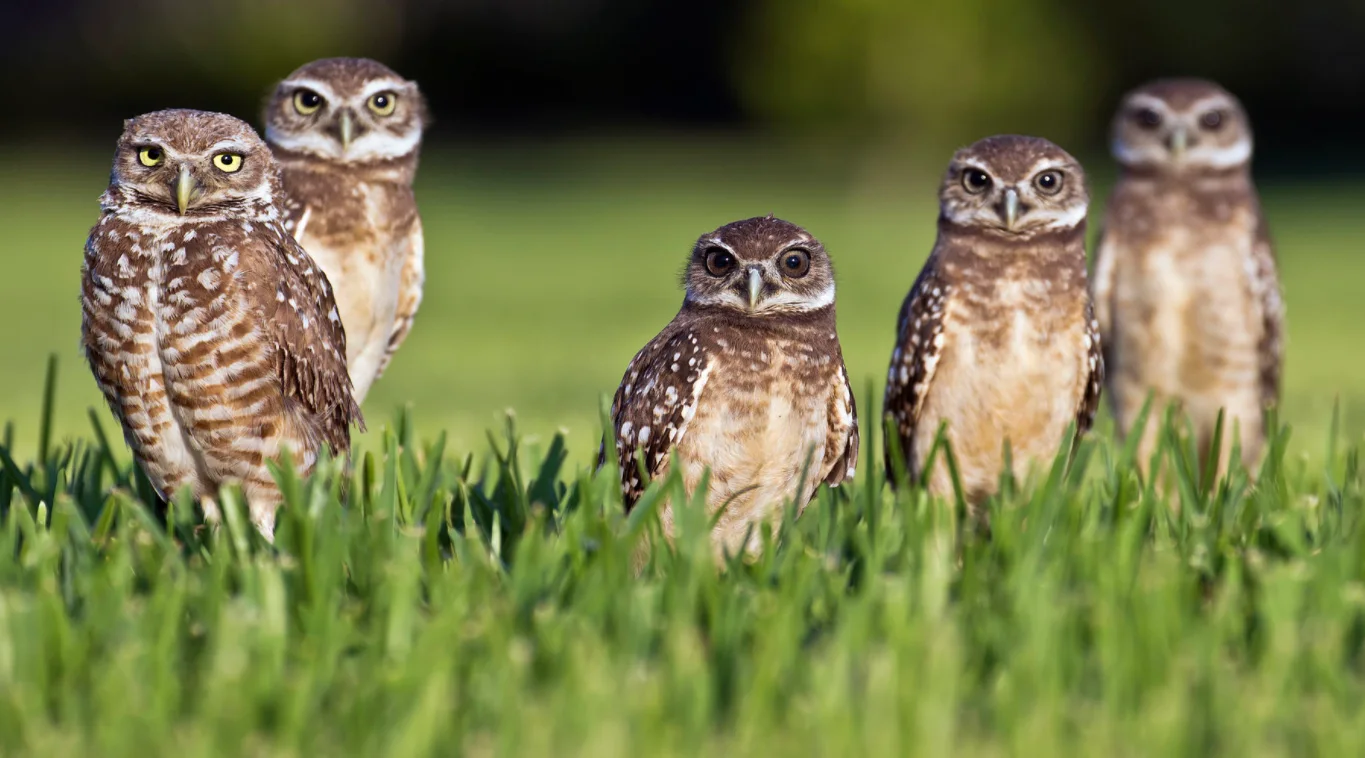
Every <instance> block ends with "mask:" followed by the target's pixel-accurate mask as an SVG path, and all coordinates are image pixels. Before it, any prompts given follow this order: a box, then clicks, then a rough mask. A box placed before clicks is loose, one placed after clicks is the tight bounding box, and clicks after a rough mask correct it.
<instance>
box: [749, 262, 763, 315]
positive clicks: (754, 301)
mask: <svg viewBox="0 0 1365 758" xmlns="http://www.w3.org/2000/svg"><path fill="white" fill-rule="evenodd" d="M762 289H763V274H762V272H760V271H759V270H758V269H756V268H751V269H749V310H753V309H754V308H757V307H758V293H759V292H760V291H761V290H762Z"/></svg>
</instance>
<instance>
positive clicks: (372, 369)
mask: <svg viewBox="0 0 1365 758" xmlns="http://www.w3.org/2000/svg"><path fill="white" fill-rule="evenodd" d="M265 123H266V131H265V139H266V142H268V143H270V148H271V150H273V151H274V153H275V158H276V159H277V160H278V161H279V162H280V165H281V167H282V168H283V169H284V189H285V210H286V213H287V216H286V219H285V228H286V229H287V230H288V231H289V232H290V233H292V234H293V235H294V238H295V239H297V240H298V241H299V243H300V244H302V245H303V248H304V249H305V250H307V251H308V254H309V255H311V256H313V259H314V260H316V261H317V262H318V265H320V266H322V270H323V271H326V272H327V278H328V279H330V280H331V282H332V287H333V288H334V289H335V291H336V298H337V306H338V307H339V308H340V310H341V320H342V323H344V324H345V325H346V337H347V353H346V363H347V366H348V367H349V369H350V372H351V381H352V382H353V383H354V384H355V397H356V401H357V402H360V401H362V400H364V398H365V394H366V393H367V392H369V389H370V385H371V384H373V382H374V380H375V379H376V378H378V377H379V375H380V374H382V373H383V372H384V369H385V367H386V366H388V363H389V360H390V359H391V358H392V357H393V353H394V351H395V350H397V349H398V346H399V345H400V344H402V342H403V339H404V338H405V337H407V335H408V330H409V329H411V328H412V320H413V317H414V316H415V315H416V313H417V306H418V305H419V304H420V303H421V301H422V281H423V277H424V273H423V265H422V253H423V243H422V220H421V218H419V217H418V215H417V201H416V200H415V199H414V198H413V194H412V180H413V176H414V175H415V174H416V172H417V154H418V150H419V149H420V147H421V145H422V129H423V126H424V125H425V123H426V106H425V104H424V102H423V100H422V95H421V93H420V92H418V91H417V84H416V83H415V82H410V81H407V80H406V79H403V78H402V77H401V76H399V75H398V74H396V73H394V72H393V71H391V70H390V69H389V68H388V67H387V66H384V65H383V64H381V63H376V62H375V61H372V60H366V59H364V58H328V59H325V60H320V61H313V62H312V63H309V64H308V65H306V66H304V67H302V68H300V69H299V70H297V71H295V72H294V73H292V74H290V75H289V76H288V78H286V79H285V80H284V81H283V82H280V84H279V86H278V87H276V89H275V94H274V96H273V97H271V99H270V102H269V105H268V106H267V110H266V116H265Z"/></svg>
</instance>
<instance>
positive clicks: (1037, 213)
mask: <svg viewBox="0 0 1365 758" xmlns="http://www.w3.org/2000/svg"><path fill="white" fill-rule="evenodd" d="M1088 202H1089V196H1088V193H1087V190H1086V181H1085V174H1084V173H1083V172H1082V170H1081V166H1080V164H1078V163H1077V162H1076V159H1075V158H1072V157H1071V156H1070V155H1069V154H1067V152H1066V151H1064V150H1062V149H1061V148H1059V147H1057V146H1056V145H1054V144H1052V143H1051V142H1048V141H1047V140H1044V139H1038V138H1036V137H1020V136H996V137H989V138H987V139H984V140H981V141H980V142H977V143H976V144H974V145H972V146H970V147H967V148H965V149H963V150H959V151H958V152H957V154H956V155H954V156H953V159H952V162H951V163H950V164H949V166H948V172H947V174H945V175H944V178H943V184H942V186H941V187H940V190H939V218H938V239H937V241H936V242H935V244H934V249H933V252H931V253H930V254H929V259H928V260H927V261H926V262H925V264H924V268H923V269H922V270H921V271H920V274H919V278H918V279H916V280H915V284H914V286H913V287H912V288H911V290H910V294H909V296H908V297H906V299H905V303H904V304H903V305H902V307H901V310H900V316H899V318H898V321H897V325H896V343H895V347H894V349H893V350H892V352H891V367H890V371H889V373H888V374H887V386H886V397H885V404H884V407H885V413H886V414H887V416H889V418H890V420H891V422H892V426H894V431H895V435H894V437H895V439H896V440H897V442H898V443H899V447H900V451H901V453H902V454H903V456H904V459H903V460H901V461H896V460H895V459H894V458H893V450H894V448H893V447H892V446H891V445H888V447H887V451H886V458H887V467H888V469H890V470H896V469H897V468H898V467H903V468H904V470H906V471H907V472H908V473H909V474H910V475H911V476H912V477H915V478H919V477H922V476H925V467H926V465H927V463H928V461H927V459H928V456H929V453H930V451H931V449H932V447H933V444H934V440H935V438H936V437H937V435H938V431H939V427H940V425H941V424H945V423H946V434H947V440H948V442H949V444H950V445H951V449H952V452H953V454H954V455H955V456H956V458H957V464H958V468H959V473H960V476H961V483H962V487H963V494H964V496H965V498H966V500H967V504H968V506H969V509H970V510H971V512H972V513H973V514H976V515H979V514H980V506H981V504H982V502H983V501H984V500H985V499H986V498H988V497H989V496H990V495H991V494H993V493H994V492H995V491H996V489H997V487H998V485H999V481H1000V476H1001V474H1002V472H1003V471H1004V467H1005V463H1006V460H1009V461H1011V462H1012V469H1011V471H1010V472H1009V473H1011V474H1012V475H1014V476H1015V477H1019V478H1021V479H1022V478H1024V477H1026V476H1027V474H1028V472H1029V469H1030V467H1033V466H1037V465H1040V464H1041V465H1048V464H1050V462H1051V461H1052V460H1053V459H1054V457H1055V456H1056V455H1057V452H1058V451H1059V449H1061V446H1062V444H1063V443H1064V442H1065V441H1066V440H1065V433H1066V430H1067V428H1068V427H1069V426H1070V425H1071V424H1072V423H1075V424H1076V427H1077V430H1078V432H1084V431H1086V430H1088V429H1089V428H1090V425H1091V422H1092V420H1093V419H1094V416H1095V410H1096V407H1097V405H1098V402H1099V395H1100V387H1101V384H1102V383H1103V375H1104V364H1103V361H1102V359H1101V352H1100V343H1099V334H1098V325H1097V324H1096V323H1095V319H1094V317H1093V309H1092V306H1091V301H1090V293H1089V288H1088V287H1087V283H1086V259H1085V219H1086V209H1087V205H1088ZM1006 446H1008V448H1009V451H1010V456H1009V458H1008V459H1007V458H1006V457H1005V455H1004V450H1005V448H1006ZM937 460H938V463H937V465H935V466H934V469H933V471H932V472H929V473H928V476H927V484H928V488H929V491H930V492H932V493H934V494H936V495H940V496H949V495H952V494H953V492H954V490H953V484H952V480H951V478H950V476H949V473H948V468H947V466H946V465H945V463H944V457H943V456H941V455H940V456H939V457H938V459H937Z"/></svg>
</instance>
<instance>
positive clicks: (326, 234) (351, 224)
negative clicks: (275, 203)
mask: <svg viewBox="0 0 1365 758" xmlns="http://www.w3.org/2000/svg"><path fill="white" fill-rule="evenodd" d="M291 175H297V172H292V173H291V174H287V175H286V176H287V177H288V176H291ZM329 179H330V180H332V181H334V182H335V184H334V185H318V184H317V183H316V182H314V183H310V184H308V185H306V186H307V187H309V188H314V189H316V188H318V187H320V186H321V187H323V189H324V190H325V195H322V196H318V197H309V198H303V199H304V201H305V203H306V210H305V211H304V215H303V216H302V217H301V218H300V219H299V221H298V223H297V227H296V232H295V238H296V239H297V240H298V242H299V244H300V245H302V246H303V249H304V250H305V251H307V252H308V254H309V255H310V256H311V257H312V258H313V260H314V261H316V262H317V264H318V265H319V266H320V267H321V268H322V270H323V272H324V273H326V274H327V279H328V281H329V282H330V283H331V284H332V289H333V294H334V296H335V298H336V303H337V310H338V311H339V312H340V314H341V323H342V325H343V326H344V327H345V329H346V365H347V369H348V370H349V372H350V375H351V379H352V382H353V383H354V385H355V396H356V397H357V398H363V397H364V396H365V394H366V393H367V392H368V390H369V387H370V384H371V383H372V382H373V380H374V378H375V376H376V374H377V373H378V371H379V366H380V364H381V362H382V361H383V359H384V355H385V353H386V352H387V351H388V346H389V338H390V336H391V335H392V334H393V329H394V321H395V318H396V314H397V309H398V298H399V293H400V286H399V285H400V281H401V276H402V269H403V262H404V258H405V256H406V254H407V250H408V248H407V246H408V244H409V239H408V238H409V235H410V234H411V231H412V225H413V219H414V218H415V216H414V214H412V213H402V212H398V211H397V210H396V209H398V208H401V207H405V204H404V202H403V199H404V197H406V199H407V203H406V206H412V199H411V190H410V189H408V188H406V187H402V186H399V185H394V184H388V183H373V182H350V181H342V180H339V179H335V177H330V175H329ZM319 191H322V190H319Z"/></svg>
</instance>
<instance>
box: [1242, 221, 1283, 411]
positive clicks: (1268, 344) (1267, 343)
mask: <svg viewBox="0 0 1365 758" xmlns="http://www.w3.org/2000/svg"><path fill="white" fill-rule="evenodd" d="M1247 271H1248V273H1249V274H1250V277H1249V278H1250V286H1251V294H1252V299H1253V301H1254V302H1256V303H1259V304H1260V309H1259V310H1260V320H1261V339H1260V341H1259V343H1258V345H1257V352H1258V354H1259V357H1260V369H1261V403H1262V404H1263V405H1265V406H1272V405H1275V404H1277V403H1278V402H1279V399H1280V381H1281V378H1280V374H1281V371H1282V370H1283V362H1284V299H1283V296H1282V294H1281V293H1280V274H1279V268H1278V266H1277V265H1276V262H1275V248H1274V245H1273V244H1272V243H1271V240H1270V233H1269V231H1268V230H1267V228H1266V224H1265V220H1264V219H1262V218H1259V217H1258V219H1257V228H1256V240H1255V242H1254V244H1253V247H1252V249H1251V260H1250V261H1249V262H1248V266H1247Z"/></svg>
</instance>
